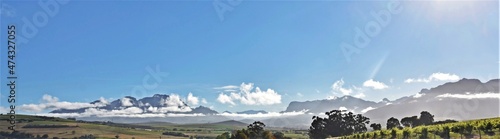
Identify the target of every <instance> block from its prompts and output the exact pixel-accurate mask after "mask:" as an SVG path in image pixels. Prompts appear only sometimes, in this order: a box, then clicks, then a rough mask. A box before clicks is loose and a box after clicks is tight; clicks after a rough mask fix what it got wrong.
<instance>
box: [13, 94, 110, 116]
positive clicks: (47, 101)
mask: <svg viewBox="0 0 500 139" xmlns="http://www.w3.org/2000/svg"><path fill="white" fill-rule="evenodd" d="M100 106H103V104H102V103H96V104H90V103H81V102H67V101H62V102H60V101H59V99H58V98H57V97H53V96H50V95H47V94H45V95H43V97H42V101H41V103H39V104H22V105H20V106H19V109H20V110H22V111H26V112H42V111H44V110H54V109H61V108H64V109H79V108H89V107H100Z"/></svg>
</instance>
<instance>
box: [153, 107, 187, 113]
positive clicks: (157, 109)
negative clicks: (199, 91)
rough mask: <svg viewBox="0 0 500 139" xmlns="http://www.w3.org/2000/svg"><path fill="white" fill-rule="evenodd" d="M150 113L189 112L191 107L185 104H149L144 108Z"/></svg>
mask: <svg viewBox="0 0 500 139" xmlns="http://www.w3.org/2000/svg"><path fill="white" fill-rule="evenodd" d="M146 110H147V111H149V112H152V113H167V112H190V111H192V109H191V108H190V107H187V106H167V107H153V106H149V107H148V109H146Z"/></svg>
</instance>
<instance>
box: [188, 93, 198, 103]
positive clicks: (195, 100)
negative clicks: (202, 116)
mask: <svg viewBox="0 0 500 139" xmlns="http://www.w3.org/2000/svg"><path fill="white" fill-rule="evenodd" d="M198 101H199V100H198V97H195V96H193V94H192V93H189V94H188V96H187V102H188V103H189V104H191V105H198Z"/></svg>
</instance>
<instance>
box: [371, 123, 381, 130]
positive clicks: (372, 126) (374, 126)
mask: <svg viewBox="0 0 500 139" xmlns="http://www.w3.org/2000/svg"><path fill="white" fill-rule="evenodd" d="M370 127H371V128H373V130H382V125H380V124H377V123H373V124H371V125H370Z"/></svg>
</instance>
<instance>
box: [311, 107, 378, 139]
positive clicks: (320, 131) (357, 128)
mask: <svg viewBox="0 0 500 139" xmlns="http://www.w3.org/2000/svg"><path fill="white" fill-rule="evenodd" d="M325 114H326V115H327V116H328V117H326V118H321V117H318V116H313V118H312V119H313V122H312V123H311V126H310V127H309V137H310V138H313V139H317V138H327V137H329V136H331V137H337V136H343V135H350V134H353V133H363V132H366V131H367V128H366V124H369V123H370V119H369V118H367V117H364V116H363V115H361V114H357V115H354V114H353V113H352V112H348V113H347V112H342V111H340V110H332V111H330V112H326V113H325Z"/></svg>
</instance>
